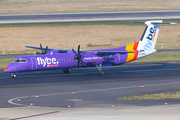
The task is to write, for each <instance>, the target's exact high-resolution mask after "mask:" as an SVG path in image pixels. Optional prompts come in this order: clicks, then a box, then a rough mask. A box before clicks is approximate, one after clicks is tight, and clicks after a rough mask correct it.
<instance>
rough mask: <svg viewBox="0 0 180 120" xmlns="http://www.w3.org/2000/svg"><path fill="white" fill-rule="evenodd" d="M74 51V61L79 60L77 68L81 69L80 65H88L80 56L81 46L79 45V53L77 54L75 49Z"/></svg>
mask: <svg viewBox="0 0 180 120" xmlns="http://www.w3.org/2000/svg"><path fill="white" fill-rule="evenodd" d="M72 51H73V52H74V54H75V56H74V59H76V60H77V67H78V69H79V63H83V64H84V65H86V64H85V63H84V62H83V61H82V56H81V54H80V45H78V53H76V52H75V50H74V49H72Z"/></svg>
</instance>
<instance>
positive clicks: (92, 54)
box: [4, 20, 176, 78]
mask: <svg viewBox="0 0 180 120" xmlns="http://www.w3.org/2000/svg"><path fill="white" fill-rule="evenodd" d="M138 23H145V24H146V28H145V30H144V32H143V34H142V37H141V39H140V41H139V42H136V43H133V44H130V45H126V46H123V47H119V48H114V49H101V50H83V51H81V50H80V45H79V46H78V50H74V49H72V50H71V49H67V50H65V49H53V48H48V47H46V48H44V47H42V45H41V44H40V47H34V46H26V47H28V48H34V49H40V50H41V51H42V53H38V54H37V55H29V56H20V57H18V58H16V60H14V62H13V63H11V64H9V65H8V66H7V67H6V68H5V69H4V72H6V73H11V77H12V78H15V77H16V73H17V72H28V71H41V70H55V69H62V70H63V72H64V73H69V72H70V69H73V68H78V69H79V68H82V67H97V68H98V71H99V72H98V74H99V75H104V71H103V70H102V66H114V65H122V64H124V63H127V62H130V61H133V60H136V59H139V58H142V57H145V56H147V55H150V54H152V53H155V52H156V49H155V45H156V41H157V37H158V34H159V29H160V25H161V24H176V23H167V22H163V21H162V20H154V21H146V22H138Z"/></svg>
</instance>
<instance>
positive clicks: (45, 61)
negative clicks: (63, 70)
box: [37, 57, 58, 67]
mask: <svg viewBox="0 0 180 120" xmlns="http://www.w3.org/2000/svg"><path fill="white" fill-rule="evenodd" d="M37 61H38V65H43V67H44V66H46V65H47V67H53V66H58V61H57V60H56V58H48V57H46V58H45V59H43V58H41V57H37Z"/></svg>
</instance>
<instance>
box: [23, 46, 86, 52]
mask: <svg viewBox="0 0 180 120" xmlns="http://www.w3.org/2000/svg"><path fill="white" fill-rule="evenodd" d="M25 47H27V48H33V49H39V50H41V47H35V46H25ZM42 49H43V50H45V49H46V48H45V47H42ZM51 50H59V52H62V53H67V52H71V51H72V50H71V49H55V48H47V51H51ZM75 51H76V52H77V50H75ZM86 52H89V51H80V53H86Z"/></svg>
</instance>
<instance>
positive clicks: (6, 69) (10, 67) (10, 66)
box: [4, 64, 16, 72]
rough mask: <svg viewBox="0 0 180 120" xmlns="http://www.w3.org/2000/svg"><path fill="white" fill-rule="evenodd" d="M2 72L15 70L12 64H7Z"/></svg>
mask: <svg viewBox="0 0 180 120" xmlns="http://www.w3.org/2000/svg"><path fill="white" fill-rule="evenodd" d="M4 72H16V71H15V68H14V67H13V65H11V64H9V65H8V66H7V67H6V68H5V69H4Z"/></svg>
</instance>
